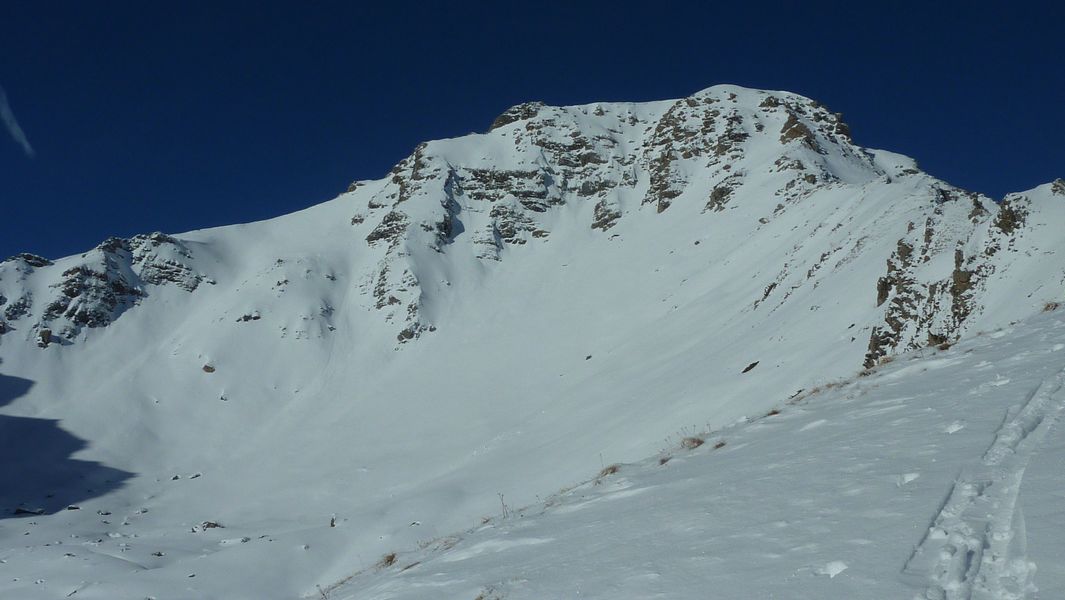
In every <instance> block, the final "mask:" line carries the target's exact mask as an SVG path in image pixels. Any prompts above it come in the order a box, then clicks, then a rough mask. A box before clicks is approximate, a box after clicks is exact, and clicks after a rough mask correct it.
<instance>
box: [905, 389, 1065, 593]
mask: <svg viewBox="0 0 1065 600" xmlns="http://www.w3.org/2000/svg"><path fill="white" fill-rule="evenodd" d="M1063 385H1065V369H1063V370H1061V371H1059V372H1058V373H1057V374H1056V375H1054V376H1053V377H1050V378H1048V379H1045V380H1044V381H1043V382H1042V383H1041V384H1040V385H1039V386H1038V387H1037V388H1036V389H1035V390H1033V391H1032V392H1031V394H1029V396H1028V399H1027V401H1026V402H1025V403H1024V404H1023V405H1020V406H1013V407H1011V408H1010V410H1009V411H1008V412H1007V415H1006V419H1005V422H1004V423H1003V424H1002V426H1001V427H1000V428H999V429H998V431H996V432H995V439H994V441H993V442H992V443H991V446H990V447H988V449H987V451H986V452H985V453H984V455H983V456H982V457H981V460H980V462H979V464H978V465H976V466H975V467H971V468H967V469H964V470H963V471H962V473H961V474H960V475H959V476H958V478H957V480H956V481H955V483H954V485H953V487H952V488H951V491H950V493H949V494H948V496H947V499H946V502H945V503H944V505H943V507H942V509H941V510H940V511H939V513H938V514H937V515H936V516H935V518H934V519H933V520H932V523H931V526H930V527H929V529H928V531H927V533H926V534H925V537H924V539H923V540H922V541H921V543H920V545H919V546H918V547H917V548H916V549H915V550H914V552H913V554H912V555H911V556H910V558H909V560H907V562H906V566H905V568H904V570H903V572H904V573H905V574H907V575H913V576H918V577H920V576H924V577H926V578H928V579H930V580H931V582H930V583H929V585H928V587H927V589H926V590H925V592H924V594H923V595H922V596H918V597H917V598H918V599H925V600H969V599H977V600H1019V599H1023V598H1030V597H1032V596H1033V594H1034V593H1035V592H1036V587H1035V585H1034V584H1033V582H1032V575H1033V574H1034V572H1035V564H1034V563H1033V562H1031V561H1029V560H1028V557H1027V553H1026V546H1027V542H1026V539H1025V538H1026V533H1025V522H1024V514H1023V513H1022V511H1021V509H1020V505H1019V504H1018V498H1019V496H1020V490H1021V482H1022V480H1023V478H1024V471H1025V469H1026V468H1027V466H1028V463H1029V461H1030V460H1031V458H1032V456H1033V455H1034V454H1035V452H1036V451H1037V449H1038V448H1039V445H1040V442H1041V441H1042V439H1043V438H1044V437H1045V436H1046V433H1047V431H1048V430H1049V429H1050V428H1051V427H1053V425H1054V423H1055V422H1056V421H1057V419H1058V417H1059V415H1060V414H1061V411H1062V408H1063V407H1065V392H1062V386H1063Z"/></svg>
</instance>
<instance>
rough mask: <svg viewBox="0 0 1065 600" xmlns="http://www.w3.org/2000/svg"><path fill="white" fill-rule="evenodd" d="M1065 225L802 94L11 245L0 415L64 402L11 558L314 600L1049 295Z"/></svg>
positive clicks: (1060, 193) (1059, 216)
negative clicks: (247, 206) (325, 189)
mask: <svg viewBox="0 0 1065 600" xmlns="http://www.w3.org/2000/svg"><path fill="white" fill-rule="evenodd" d="M1062 223H1065V182H1063V181H1062V180H1057V181H1055V182H1054V183H1050V184H1047V185H1043V186H1040V187H1037V188H1035V189H1033V190H1029V191H1027V192H1022V193H1017V194H1010V195H1008V196H1007V197H1006V198H1004V199H1001V200H1000V201H994V200H992V199H990V198H987V197H984V196H981V195H979V194H975V193H971V192H967V191H964V190H961V189H958V188H956V187H954V186H952V185H950V184H948V183H945V182H943V181H940V180H938V179H936V178H934V177H932V176H930V175H928V174H926V173H924V172H922V171H921V170H920V169H919V168H918V167H917V165H916V164H915V162H914V161H913V160H911V159H909V158H906V157H904V156H901V155H898V154H894V153H891V152H887V151H882V150H871V149H867V148H863V147H861V146H858V145H856V144H855V143H854V141H853V139H852V137H851V131H850V128H849V127H848V126H847V125H846V123H845V122H844V121H843V117H842V115H840V114H838V113H833V112H831V111H830V110H829V109H827V108H826V107H824V106H822V105H820V104H819V103H817V102H815V101H813V100H810V99H808V98H804V97H802V96H798V95H795V94H791V93H787V92H771V91H761V90H751V89H746V88H741V87H737V86H728V85H721V86H714V87H711V88H708V89H706V90H703V91H701V92H698V93H696V94H693V95H692V96H690V97H687V98H683V99H680V100H670V101H661V102H648V103H593V104H588V105H583V106H570V107H553V106H547V105H545V104H543V103H536V102H534V103H526V104H521V105H518V106H515V107H513V108H510V109H508V110H507V111H505V112H504V113H503V114H502V115H500V116H499V117H498V118H496V119H495V121H494V122H493V123H492V125H491V128H490V130H489V131H488V132H486V133H482V134H471V135H468V136H464V137H460V138H454V139H447V140H437V141H432V142H427V143H424V144H421V145H419V146H418V147H417V148H416V149H415V150H414V152H413V153H412V154H411V155H410V156H408V157H407V158H405V159H404V160H402V161H400V162H399V163H398V164H397V165H396V166H395V167H394V168H393V169H392V170H391V171H390V172H389V174H388V175H387V176H386V177H384V178H382V179H379V180H374V181H356V182H354V183H352V184H351V186H350V187H349V189H348V191H347V192H346V193H344V194H341V195H340V196H338V197H337V198H336V199H334V200H331V201H329V202H326V203H324V204H321V205H318V206H314V207H311V208H308V209H306V210H303V211H300V212H297V213H293V214H291V215H286V216H283V217H279V218H276V219H272V220H268V221H262V222H258V223H251V224H246V225H235V226H230V227H221V228H215V229H207V230H201V231H194V232H188V233H183V234H172V235H169V234H162V233H154V234H149V235H140V236H135V237H133V238H130V239H119V238H111V239H108V240H106V241H104V242H103V243H102V244H100V245H99V246H97V247H96V248H94V249H92V250H89V251H88V252H86V253H84V254H82V255H80V256H72V257H67V258H62V259H57V260H54V261H53V260H49V259H45V258H42V257H37V256H32V255H28V254H22V255H18V256H15V257H12V258H10V259H8V260H6V261H4V262H3V263H0V359H2V361H3V362H2V363H0V369H3V372H4V373H5V375H4V376H3V377H4V378H5V383H4V385H3V386H2V387H0V389H2V390H3V392H2V393H3V394H4V395H5V397H0V406H3V405H4V404H7V406H5V407H4V410H5V413H6V414H8V415H10V416H0V419H30V420H34V421H42V422H44V421H47V422H48V423H49V425H50V426H54V425H55V423H56V420H59V423H61V425H62V428H63V435H67V436H69V437H71V438H73V439H71V440H66V438H64V440H66V441H65V442H64V443H68V445H69V452H68V453H66V454H72V453H74V452H77V458H76V459H75V458H73V457H72V456H68V455H66V454H64V453H59V454H60V455H57V453H56V452H42V451H41V444H42V443H43V442H40V441H37V442H34V441H32V440H29V439H26V438H25V437H24V436H23V434H17V435H16V434H15V433H11V435H14V436H15V437H12V438H10V439H12V440H17V441H16V442H11V443H10V448H9V449H8V456H9V457H13V458H11V460H12V461H13V462H12V463H10V464H13V465H14V464H17V465H18V467H17V469H16V468H15V467H8V471H6V472H5V473H3V475H5V476H9V480H10V477H16V476H17V477H25V478H30V480H32V481H31V483H27V484H26V485H16V486H5V487H4V488H3V489H2V490H0V509H3V510H6V511H8V513H9V514H12V515H13V514H14V513H15V512H18V513H19V514H20V515H32V514H35V513H38V512H40V513H43V514H44V515H45V516H41V517H39V522H40V523H41V525H40V527H39V528H38V529H36V530H33V531H31V534H32V535H30V537H23V536H20V537H18V538H17V539H15V538H13V537H8V538H6V539H7V541H8V542H9V544H8V546H6V547H8V548H15V547H18V548H22V549H25V548H32V550H25V551H23V550H19V552H22V554H20V556H23V558H25V557H26V556H30V555H34V556H36V555H47V556H50V554H49V553H51V552H53V550H54V548H52V547H49V548H50V549H45V546H47V543H46V542H48V541H50V540H53V539H54V538H56V537H68V535H70V536H75V537H77V538H78V539H80V540H88V539H90V538H92V539H97V538H99V541H98V542H94V544H95V545H93V546H92V554H91V556H92V558H90V559H87V560H88V562H86V563H85V565H87V567H86V568H90V569H92V570H93V572H94V573H95V574H94V575H92V577H91V578H89V579H91V580H92V582H93V583H92V584H91V585H88V584H87V585H86V587H83V588H78V589H79V590H84V591H79V593H78V597H79V598H81V597H109V596H108V594H112V595H113V594H115V593H118V592H122V593H126V592H129V591H130V590H136V592H137V593H140V592H142V591H143V592H144V593H145V594H151V593H154V592H153V590H160V589H188V590H193V591H194V594H193V595H195V596H196V597H219V598H222V597H227V598H232V597H237V596H234V595H232V594H231V593H230V591H231V590H228V588H227V587H226V586H227V584H226V582H227V581H229V580H227V579H226V575H227V573H230V572H231V571H232V570H233V569H237V570H239V569H240V568H242V566H243V567H246V566H247V565H250V564H255V565H258V567H257V568H258V569H261V570H263V571H266V572H265V573H264V574H262V576H261V577H260V578H259V579H258V580H257V581H256V583H255V585H254V586H251V587H249V588H248V590H247V594H248V597H283V595H284V594H289V595H291V596H298V595H300V594H308V593H312V592H314V586H315V585H316V584H325V583H329V582H332V581H337V580H340V579H342V578H343V577H345V576H347V575H349V574H350V573H351V572H352V571H354V570H355V569H353V568H352V565H353V564H361V565H363V566H371V565H372V564H373V563H374V561H376V560H377V558H378V557H380V556H387V554H388V553H389V552H392V551H395V550H396V549H397V548H402V547H405V546H414V545H417V544H418V543H419V542H424V541H425V540H427V539H439V538H440V537H441V536H445V535H446V534H448V533H449V532H451V531H456V530H459V529H461V528H464V527H468V526H470V524H471V523H473V522H475V521H477V520H478V519H479V518H481V517H482V516H484V515H486V514H494V513H495V512H498V509H499V507H500V505H502V506H503V507H504V510H506V507H508V506H511V507H513V506H521V505H524V504H529V503H532V502H534V501H535V500H537V499H538V498H539V497H540V496H541V495H543V496H546V495H547V494H550V493H552V492H553V491H555V490H557V489H559V488H560V487H562V486H564V485H568V484H571V483H573V482H576V481H581V480H584V479H586V478H587V476H588V474H589V473H594V472H597V471H599V470H600V469H602V468H604V467H605V466H606V465H607V463H608V462H609V463H614V462H625V461H634V460H637V459H641V458H643V457H646V456H649V455H651V454H654V453H655V452H656V451H657V450H660V449H661V447H662V445H663V444H664V443H665V444H666V445H669V444H673V443H675V442H676V441H677V440H679V439H680V438H683V437H685V436H684V432H689V431H694V430H695V429H699V430H702V429H704V428H709V429H715V428H719V427H723V426H726V425H729V424H732V423H735V422H736V421H737V420H738V419H742V418H744V417H746V416H749V415H755V414H763V413H765V412H766V411H767V410H771V409H774V407H776V406H778V405H780V403H782V402H784V401H786V400H787V399H788V398H793V397H797V396H798V395H800V394H803V393H808V392H809V390H811V389H812V388H815V387H818V386H823V385H825V384H827V383H831V382H835V381H837V380H840V379H845V378H849V377H853V376H855V375H856V374H857V373H858V372H859V371H860V370H862V369H869V368H873V367H876V366H877V365H879V364H881V363H883V362H886V361H889V360H891V357H893V356H895V355H898V354H900V353H905V352H912V351H921V350H922V349H929V348H931V349H935V348H940V349H942V350H946V349H947V348H948V347H949V346H950V345H951V344H953V343H955V342H956V341H958V340H959V339H960V338H963V337H965V336H967V335H969V334H975V333H976V332H980V331H990V330H993V329H995V328H998V327H1001V326H1005V325H1008V324H1009V323H1011V322H1013V321H1018V320H1022V319H1025V318H1028V317H1031V316H1033V315H1037V314H1039V313H1041V312H1043V311H1044V310H1048V309H1050V308H1053V307H1054V306H1055V303H1058V302H1061V301H1062V300H1065V260H1063V259H1062V256H1063V253H1065V236H1063V235H1062V234H1061V231H1062V226H1061V224H1062ZM8 403H9V404H8ZM20 423H22V421H20ZM23 426H24V423H23V425H20V427H23ZM12 427H14V425H13V424H10V425H8V428H9V433H10V432H11V431H13V430H12V429H11V428H12ZM23 430H24V429H23ZM19 436H23V437H19ZM663 440H666V441H665V442H663ZM45 445H47V444H45ZM64 447H66V446H64ZM57 474H59V475H57ZM34 477H38V478H39V479H33V478H34ZM71 505H77V506H78V507H79V508H80V509H82V510H79V511H66V510H63V509H66V508H67V507H68V506H71ZM57 511H58V512H57ZM105 512H106V513H107V514H108V515H110V518H103V519H102V521H101V518H97V517H100V516H101V515H103V514H104V513H105ZM53 513H54V514H53ZM119 514H122V515H123V516H121V517H117V515H119ZM331 515H336V519H338V520H337V521H334V524H336V523H340V525H341V526H338V527H328V526H326V527H325V528H324V529H322V526H323V525H328V523H329V521H330V519H331V518H333V517H331ZM86 517H92V518H86ZM116 517H117V518H116ZM20 519H21V517H20ZM19 522H20V523H21V521H19ZM120 523H121V524H122V525H121V526H120V525H119V524H120ZM209 523H210V524H213V526H208V524H209ZM0 524H3V522H2V521H0ZM223 525H224V527H222V526H223ZM20 526H21V525H20ZM190 530H191V533H189V532H190ZM220 531H221V532H222V533H219V532H220ZM35 532H36V533H35ZM60 532H61V533H63V534H64V535H60ZM292 532H303V533H298V534H294V533H292ZM112 533H114V536H112V535H111V534H112ZM49 535H51V536H52V537H49ZM109 536H110V537H109ZM301 536H304V537H305V538H306V539H312V538H313V539H314V540H315V543H313V544H309V546H310V547H311V549H312V550H314V552H309V551H307V550H306V549H305V548H303V549H300V550H299V551H296V550H294V548H296V547H297V546H301V545H303V542H300V543H298V544H297V540H298V539H304V537H301ZM266 539H270V540H273V539H277V540H284V542H283V543H280V544H273V545H270V544H268V543H266V542H260V541H259V540H266ZM234 540H236V541H234ZM249 540H250V541H249ZM252 542H254V543H252ZM79 543H80V542H79ZM68 545H69V543H68ZM160 548H172V550H159V549H160ZM61 549H62V547H60V550H61ZM152 552H159V553H160V556H155V555H153V554H152ZM34 553H37V554H34ZM75 554H76V553H75ZM113 557H119V558H113ZM197 557H198V558H197ZM19 560H23V559H19ZM25 560H30V559H28V558H25ZM119 561H129V562H131V563H133V564H136V565H138V567H137V569H138V570H139V571H138V574H137V575H136V576H131V575H129V573H128V565H126V564H125V563H120V562H119ZM9 562H12V563H13V564H14V563H16V562H17V561H15V560H14V559H11V560H9ZM18 564H20V565H25V564H29V563H18ZM389 564H391V563H389ZM8 567H10V568H14V567H11V565H8ZM20 568H21V567H20ZM27 568H28V567H27ZM192 570H195V571H196V575H197V576H196V578H195V579H189V577H190V576H189V572H190V571H192ZM87 578H88V576H86V575H79V574H77V572H75V570H73V569H70V570H57V571H55V574H54V575H52V576H51V578H50V580H49V581H51V583H49V584H48V585H54V586H55V588H54V589H55V590H59V591H63V593H67V592H68V591H69V589H68V588H71V587H76V586H77V585H79V583H78V581H80V580H83V579H85V580H87ZM22 583H25V581H23V582H22ZM4 586H7V587H6V588H5V587H4ZM63 586H67V587H63ZM174 586H178V587H174ZM189 586H191V587H189ZM31 588H32V586H29V587H23V586H22V585H21V584H18V583H11V582H7V581H5V583H3V584H0V590H4V589H10V590H15V589H18V590H20V593H22V592H24V591H25V590H28V589H31ZM33 589H37V590H38V591H39V590H40V589H41V588H33ZM50 589H51V588H50ZM12 593H13V592H12ZM42 593H43V592H42ZM190 593H192V592H190ZM93 594H95V595H93ZM256 594H260V595H256ZM278 594H281V596H278ZM120 595H121V594H120ZM127 595H128V594H127ZM179 595H180V594H179ZM25 597H30V596H25ZM42 597H45V596H42ZM160 597H163V596H162V595H161V596H160Z"/></svg>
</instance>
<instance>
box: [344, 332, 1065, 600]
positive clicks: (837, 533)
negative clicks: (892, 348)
mask: <svg viewBox="0 0 1065 600" xmlns="http://www.w3.org/2000/svg"><path fill="white" fill-rule="evenodd" d="M1062 317H1063V316H1062V315H1061V314H1060V313H1059V314H1053V315H1047V316H1044V317H1041V318H1037V319H1033V320H1032V321H1031V322H1030V323H1025V324H1019V325H1017V326H1015V327H1011V328H1008V329H1005V330H1002V331H996V332H994V333H991V334H987V335H981V336H979V337H977V338H976V339H974V340H972V341H967V342H963V343H961V344H958V345H957V346H955V347H954V348H951V349H949V350H946V351H925V352H919V353H916V354H911V355H906V356H903V357H900V358H899V359H897V360H896V361H894V362H893V363H892V364H890V365H887V366H885V367H883V368H881V369H879V370H877V371H876V372H875V373H873V374H871V375H868V376H864V377H859V378H857V379H855V380H853V381H849V382H845V383H842V384H840V385H838V386H830V387H829V388H827V389H823V390H820V391H817V392H815V393H809V395H803V396H800V397H797V398H795V399H794V400H792V401H791V402H788V403H787V404H786V405H783V406H781V408H780V412H779V414H772V415H767V416H761V417H756V418H753V419H750V420H749V421H747V422H744V423H740V424H736V425H734V426H732V427H728V428H725V429H722V430H719V431H715V432H713V433H711V434H708V435H705V436H700V437H701V439H704V440H705V443H704V444H702V445H701V446H699V447H697V448H695V449H691V450H688V449H685V448H683V447H679V446H678V447H674V448H673V449H671V451H670V452H668V453H664V454H662V455H661V456H658V457H653V458H649V459H648V460H646V461H641V462H638V463H633V464H626V465H621V466H620V468H619V469H618V470H617V472H616V473H613V474H608V475H603V476H601V477H597V478H596V479H593V480H591V481H588V482H586V483H584V484H582V485H579V486H577V487H576V488H574V489H571V490H567V491H563V492H561V493H559V494H557V495H555V496H552V497H551V498H549V499H548V500H547V501H545V502H543V503H538V504H534V505H531V506H528V507H525V508H524V509H512V510H511V511H510V514H509V516H507V517H506V518H502V517H501V515H499V514H496V515H494V516H493V517H492V520H491V521H490V522H488V523H485V524H483V525H480V526H477V527H475V528H473V529H470V530H467V531H464V532H461V533H456V534H454V535H448V536H443V537H439V538H436V539H427V540H426V541H425V544H424V546H425V547H424V548H423V549H421V550H418V549H411V548H408V549H397V550H400V551H399V552H398V553H397V555H396V557H395V561H394V563H393V564H391V565H390V566H387V567H385V566H383V565H381V566H378V567H374V568H369V569H366V570H364V571H362V572H360V573H358V574H356V575H355V576H354V577H353V578H352V579H351V580H350V581H347V582H346V583H344V584H341V585H339V586H337V587H336V588H335V589H332V590H327V592H328V597H329V598H335V599H349V598H350V599H352V600H354V599H360V600H361V599H370V598H382V599H383V598H397V599H398V598H405V599H407V598H409V599H414V598H426V599H428V598H465V599H470V600H472V599H473V598H507V599H511V600H518V599H523V598H528V599H539V598H612V599H617V598H699V597H707V595H708V594H709V595H711V596H712V597H714V598H737V599H738V598H818V599H832V598H839V599H853V598H929V599H934V598H949V599H956V598H984V599H989V600H990V599H996V600H998V599H1006V598H1031V597H1041V598H1062V597H1065V571H1063V569H1062V560H1061V557H1062V556H1065V504H1063V503H1062V497H1063V495H1065V478H1063V477H1062V471H1061V465H1062V458H1061V457H1062V456H1063V454H1062V449H1063V447H1065V431H1063V430H1062V428H1061V425H1060V423H1058V422H1057V421H1058V419H1059V416H1060V413H1061V410H1062V408H1063V406H1065V390H1062V383H1063V378H1065V375H1063V369H1065V320H1063V318H1062ZM722 444H723V445H722ZM689 445H691V444H690V443H689ZM666 459H668V460H666ZM664 460H666V462H664V464H663V461H664ZM1029 470H1034V471H1035V472H1037V473H1038V475H1037V476H1036V480H1035V481H1032V477H1026V471H1029ZM1026 515H1027V516H1028V519H1027V522H1026V518H1025V517H1026ZM1031 515H1038V520H1035V521H1033V519H1032V517H1031ZM1037 590H1038V593H1037Z"/></svg>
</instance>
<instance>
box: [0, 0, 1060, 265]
mask: <svg viewBox="0 0 1065 600" xmlns="http://www.w3.org/2000/svg"><path fill="white" fill-rule="evenodd" d="M373 4H374V6H373V7H371V8H364V7H361V6H358V3H355V2H346V3H319V2H299V3H295V2H294V3H291V4H280V3H270V2H264V3H254V2H247V3H226V2H188V3H168V2H162V1H159V2H155V1H152V2H137V3H129V4H122V3H120V2H117V1H114V2H17V1H10V2H4V3H3V7H2V9H0V86H2V87H3V88H4V89H5V90H6V92H7V96H8V99H9V101H10V105H11V108H12V109H13V112H14V114H15V115H16V116H17V118H18V121H19V122H20V124H21V126H22V129H23V130H24V131H25V133H26V136H27V137H28V140H29V142H30V143H31V144H32V146H33V148H34V150H35V151H36V156H35V157H33V158H29V157H27V156H26V154H25V153H24V152H23V149H22V147H21V146H20V145H18V144H17V143H15V142H14V141H13V140H12V139H11V138H10V137H9V136H7V135H6V131H3V130H0V136H2V137H0V258H2V257H4V256H8V255H10V254H13V253H14V252H16V251H31V252H35V253H38V254H43V255H45V256H49V257H58V256H62V255H66V254H71V253H75V252H80V251H83V250H86V249H88V248H90V247H92V246H94V245H95V244H96V243H97V242H99V241H100V240H102V239H103V238H104V237H106V236H109V235H120V236H129V235H132V234H134V233H138V232H147V231H153V230H162V231H168V232H180V231H185V230H189V229H196V228H201V227H208V226H213V225H222V224H228V223H235V222H245V221H251V220H256V219H261V218H266V217H271V216H275V215H278V214H283V213H286V212H290V211H293V210H297V209H300V208H303V207H306V206H308V205H311V204H314V203H316V202H319V201H322V200H326V199H328V198H331V197H333V196H335V195H336V194H337V193H339V192H341V191H342V190H343V189H344V188H345V187H346V186H347V184H348V183H349V182H350V181H352V180H354V179H360V178H376V177H381V176H383V175H384V174H385V172H386V171H387V170H388V169H389V167H390V166H391V165H392V164H394V163H395V162H397V161H398V160H400V159H401V158H403V157H404V156H405V155H406V154H408V153H409V152H410V151H411V150H412V149H413V147H414V146H415V145H416V144H417V143H418V142H420V141H422V140H426V139H434V138H440V137H448V136H456V135H462V134H465V133H468V132H471V131H483V130H485V129H486V128H487V126H488V124H489V123H491V121H492V119H493V118H494V117H495V116H496V115H497V114H498V113H500V112H502V111H503V110H504V109H505V108H507V107H508V106H510V105H512V104H516V103H518V102H523V101H527V100H544V101H546V102H548V103H552V104H575V103H586V102H593V101H596V100H634V101H635V100H654V99H664V98H676V97H682V96H685V95H687V94H690V93H692V92H694V91H697V90H699V89H702V88H704V87H708V86H710V85H713V84H716V83H736V84H740V85H746V86H751V87H762V88H770V89H787V90H791V91H795V92H798V93H801V94H804V95H807V96H810V97H812V98H815V99H817V100H819V101H821V102H822V103H824V104H826V105H828V106H829V107H830V108H832V109H833V110H836V111H842V112H843V113H844V114H845V115H846V119H847V121H848V122H849V123H850V124H851V126H852V129H853V131H854V137H855V140H856V141H857V142H858V143H860V144H863V145H867V146H873V147H879V148H886V149H890V150H894V151H897V152H901V153H904V154H908V155H910V156H913V157H915V158H916V159H917V160H918V162H919V163H920V164H921V166H922V167H923V168H924V169H925V170H927V171H929V172H930V173H932V174H934V175H937V176H939V177H942V178H944V179H946V180H948V181H950V182H952V183H955V184H957V185H960V186H962V187H966V188H969V189H973V190H977V191H980V192H984V193H987V194H989V195H991V196H993V197H996V198H997V197H1000V196H1002V195H1003V194H1004V193H1005V192H1007V191H1015V190H1022V189H1027V188H1030V187H1033V186H1035V185H1037V184H1039V183H1043V182H1046V181H1050V180H1052V179H1054V178H1055V177H1063V176H1065V58H1063V57H1065V34H1063V31H1065V30H1063V29H1062V23H1063V22H1065V9H1063V8H1058V6H1060V5H1061V4H1062V3H1059V2H1051V1H1044V2H1038V3H1031V4H1028V5H1023V4H1022V3H1011V4H1007V3H1000V4H996V5H993V4H991V3H986V2H972V3H964V4H963V3H957V4H953V3H931V2H929V3H926V2H921V3H888V2H885V3H865V2H846V3H843V2H840V3H817V2H789V3H774V2H770V1H768V0H767V1H764V2H738V1H733V2H728V3H718V2H700V3H694V2H693V3H671V2H665V1H656V2H653V3H647V4H646V5H645V6H639V5H636V4H630V3H626V2H620V3H609V2H596V3H594V4H587V5H584V4H581V5H580V6H578V5H577V4H578V3H570V2H557V3H556V2H521V3H506V4H503V3H498V4H496V3H487V2H484V3H461V2H445V3H425V4H424V5H419V4H418V3H402V7H401V8H397V9H390V8H383V7H382V6H383V5H388V4H392V3H373ZM396 4H400V3H396ZM926 4H928V5H934V6H926ZM741 5H749V6H741ZM190 6H191V8H190Z"/></svg>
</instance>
